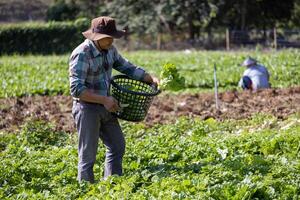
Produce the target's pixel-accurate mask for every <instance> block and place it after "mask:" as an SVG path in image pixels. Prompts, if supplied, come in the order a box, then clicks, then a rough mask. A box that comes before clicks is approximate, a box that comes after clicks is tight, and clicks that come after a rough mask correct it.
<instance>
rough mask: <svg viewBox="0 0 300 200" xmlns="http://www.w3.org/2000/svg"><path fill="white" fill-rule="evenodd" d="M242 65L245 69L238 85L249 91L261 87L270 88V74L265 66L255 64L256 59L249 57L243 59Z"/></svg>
mask: <svg viewBox="0 0 300 200" xmlns="http://www.w3.org/2000/svg"><path fill="white" fill-rule="evenodd" d="M242 66H245V67H247V69H246V70H245V71H244V74H243V77H242V78H241V80H240V81H239V86H240V87H242V88H243V89H244V90H251V91H256V90H257V89H261V88H270V83H269V77H270V75H269V72H268V70H267V68H266V67H265V66H263V65H260V64H257V61H256V60H255V59H253V58H251V57H248V58H247V59H246V60H244V62H243V64H242Z"/></svg>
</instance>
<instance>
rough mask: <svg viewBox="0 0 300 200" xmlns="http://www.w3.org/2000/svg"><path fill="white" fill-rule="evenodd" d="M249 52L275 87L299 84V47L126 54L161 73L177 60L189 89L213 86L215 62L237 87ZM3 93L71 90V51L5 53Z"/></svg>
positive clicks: (229, 85) (228, 84) (224, 79)
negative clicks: (69, 69) (53, 53)
mask: <svg viewBox="0 0 300 200" xmlns="http://www.w3.org/2000/svg"><path fill="white" fill-rule="evenodd" d="M246 56H253V57H255V58H256V59H257V60H258V61H260V62H261V63H262V64H264V65H265V66H266V67H267V68H268V69H269V71H270V73H271V80H270V81H271V84H272V86H273V87H288V86H292V85H297V84H299V80H300V72H299V69H298V68H299V67H300V53H299V51H297V50H285V51H278V52H273V51H270V52H260V51H251V52H249V51H244V52H221V51H216V52H209V51H198V52H196V51H195V52H194V51H191V52H187V51H181V52H158V51H138V52H129V53H125V54H124V57H126V58H128V59H129V60H130V61H132V62H133V63H136V64H137V65H139V66H142V67H144V68H145V69H146V70H148V71H150V72H151V73H153V74H155V75H156V76H159V74H160V71H161V69H162V66H163V65H164V64H165V63H167V62H169V63H173V64H175V66H176V67H177V68H178V70H179V73H180V74H181V75H182V76H183V77H184V78H185V79H186V86H185V88H186V89H188V88H189V89H195V90H196V91H199V90H203V89H205V90H212V88H213V86H214V82H213V81H214V80H213V65H214V64H216V66H217V77H218V84H219V87H220V88H221V89H234V88H236V87H237V82H238V81H239V79H240V76H241V74H242V72H243V70H244V68H243V67H240V64H241V63H242V61H243V60H244V59H245V57H246ZM115 73H116V72H115ZM0 79H1V84H0V97H8V96H23V95H34V94H41V95H55V94H68V93H69V82H68V55H64V56H55V55H53V56H32V55H29V56H18V55H14V56H1V57H0Z"/></svg>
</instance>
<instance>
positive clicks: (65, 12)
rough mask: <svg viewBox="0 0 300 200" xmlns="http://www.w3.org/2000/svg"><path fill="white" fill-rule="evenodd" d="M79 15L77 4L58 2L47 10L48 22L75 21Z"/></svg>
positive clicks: (61, 0)
mask: <svg viewBox="0 0 300 200" xmlns="http://www.w3.org/2000/svg"><path fill="white" fill-rule="evenodd" d="M78 13H79V8H78V7H77V6H76V5H75V4H68V3H66V2H65V1H63V0H60V1H58V2H57V3H55V4H54V5H52V6H51V7H50V8H48V10H47V20H48V21H65V20H74V19H75V18H76V15H77V14H78Z"/></svg>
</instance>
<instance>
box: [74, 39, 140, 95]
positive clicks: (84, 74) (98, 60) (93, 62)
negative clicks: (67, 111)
mask: <svg viewBox="0 0 300 200" xmlns="http://www.w3.org/2000/svg"><path fill="white" fill-rule="evenodd" d="M112 68H114V69H115V70H117V71H119V72H121V73H124V74H126V75H128V76H129V77H131V78H133V79H136V80H142V79H143V78H144V74H145V71H144V70H143V69H141V68H138V67H137V66H135V65H133V64H132V63H130V62H129V61H128V60H126V59H124V58H123V57H122V56H121V55H119V53H118V51H117V49H116V48H115V47H114V46H111V47H110V48H109V49H108V51H106V52H105V51H99V50H98V49H97V48H96V46H95V44H94V43H93V42H92V41H91V40H88V39H86V40H85V41H84V42H83V43H81V44H80V45H79V46H78V47H77V48H76V49H74V51H73V52H72V54H71V56H70V62H69V76H70V91H71V95H72V96H73V97H75V98H78V97H79V96H80V94H81V93H82V92H83V91H84V90H85V89H89V90H91V91H93V92H94V93H96V94H99V95H103V96H108V95H109V85H110V79H111V74H112Z"/></svg>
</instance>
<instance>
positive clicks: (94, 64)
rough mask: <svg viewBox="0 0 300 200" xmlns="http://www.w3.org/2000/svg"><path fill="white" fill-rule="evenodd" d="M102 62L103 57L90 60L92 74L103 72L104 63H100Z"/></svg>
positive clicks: (96, 74)
mask: <svg viewBox="0 0 300 200" xmlns="http://www.w3.org/2000/svg"><path fill="white" fill-rule="evenodd" d="M101 62H102V60H101V59H99V60H91V61H90V74H92V75H93V76H98V75H99V74H100V73H101V72H103V69H102V65H101V64H100V63H101Z"/></svg>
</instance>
